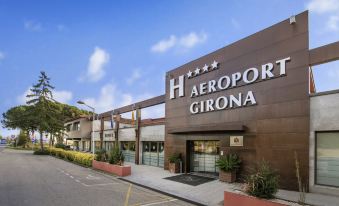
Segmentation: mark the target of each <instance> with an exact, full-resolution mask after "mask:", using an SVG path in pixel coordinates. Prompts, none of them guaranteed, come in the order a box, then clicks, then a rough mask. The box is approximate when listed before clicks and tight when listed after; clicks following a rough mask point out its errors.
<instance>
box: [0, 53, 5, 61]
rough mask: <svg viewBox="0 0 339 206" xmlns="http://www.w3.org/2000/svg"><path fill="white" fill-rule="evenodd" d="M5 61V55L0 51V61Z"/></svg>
mask: <svg viewBox="0 0 339 206" xmlns="http://www.w3.org/2000/svg"><path fill="white" fill-rule="evenodd" d="M3 59H5V54H4V53H3V52H1V51H0V61H1V60H3Z"/></svg>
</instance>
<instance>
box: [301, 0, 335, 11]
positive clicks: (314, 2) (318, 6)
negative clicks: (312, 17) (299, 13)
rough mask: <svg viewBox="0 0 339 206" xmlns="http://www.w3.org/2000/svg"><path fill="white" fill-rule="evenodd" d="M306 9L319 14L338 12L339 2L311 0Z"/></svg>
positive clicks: (333, 0)
mask: <svg viewBox="0 0 339 206" xmlns="http://www.w3.org/2000/svg"><path fill="white" fill-rule="evenodd" d="M306 8H307V9H308V10H310V11H311V12H315V13H318V14H323V13H327V12H336V11H338V10H339V0H311V1H310V2H308V3H307V5H306Z"/></svg>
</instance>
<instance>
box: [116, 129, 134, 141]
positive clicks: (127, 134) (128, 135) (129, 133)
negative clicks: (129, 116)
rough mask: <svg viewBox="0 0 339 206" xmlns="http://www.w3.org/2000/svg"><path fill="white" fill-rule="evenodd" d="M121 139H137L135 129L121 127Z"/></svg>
mask: <svg viewBox="0 0 339 206" xmlns="http://www.w3.org/2000/svg"><path fill="white" fill-rule="evenodd" d="M118 138H119V141H135V129H134V127H133V128H121V129H119V135H118Z"/></svg>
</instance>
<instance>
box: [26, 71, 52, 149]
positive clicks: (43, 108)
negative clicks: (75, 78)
mask: <svg viewBox="0 0 339 206" xmlns="http://www.w3.org/2000/svg"><path fill="white" fill-rule="evenodd" d="M49 81H50V78H49V77H48V76H47V75H46V73H45V72H43V71H42V72H40V76H39V80H38V83H37V84H35V85H33V87H32V88H31V89H30V91H31V92H32V93H31V94H29V95H27V98H29V100H28V101H27V104H28V105H32V106H33V108H34V109H33V113H34V115H33V118H34V122H36V126H37V130H38V131H39V133H40V149H41V150H43V149H44V145H43V133H45V132H49V131H50V130H51V128H52V125H53V124H54V123H55V122H57V120H56V119H57V117H58V116H57V112H56V111H55V110H54V109H55V108H54V107H52V105H51V101H52V100H53V94H52V90H53V89H54V87H53V86H52V85H50V83H49Z"/></svg>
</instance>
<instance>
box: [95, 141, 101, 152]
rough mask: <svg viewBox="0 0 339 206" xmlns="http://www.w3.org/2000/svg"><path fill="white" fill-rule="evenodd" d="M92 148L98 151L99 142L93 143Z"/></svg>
mask: <svg viewBox="0 0 339 206" xmlns="http://www.w3.org/2000/svg"><path fill="white" fill-rule="evenodd" d="M94 148H95V150H98V149H100V141H95V142H94Z"/></svg>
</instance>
